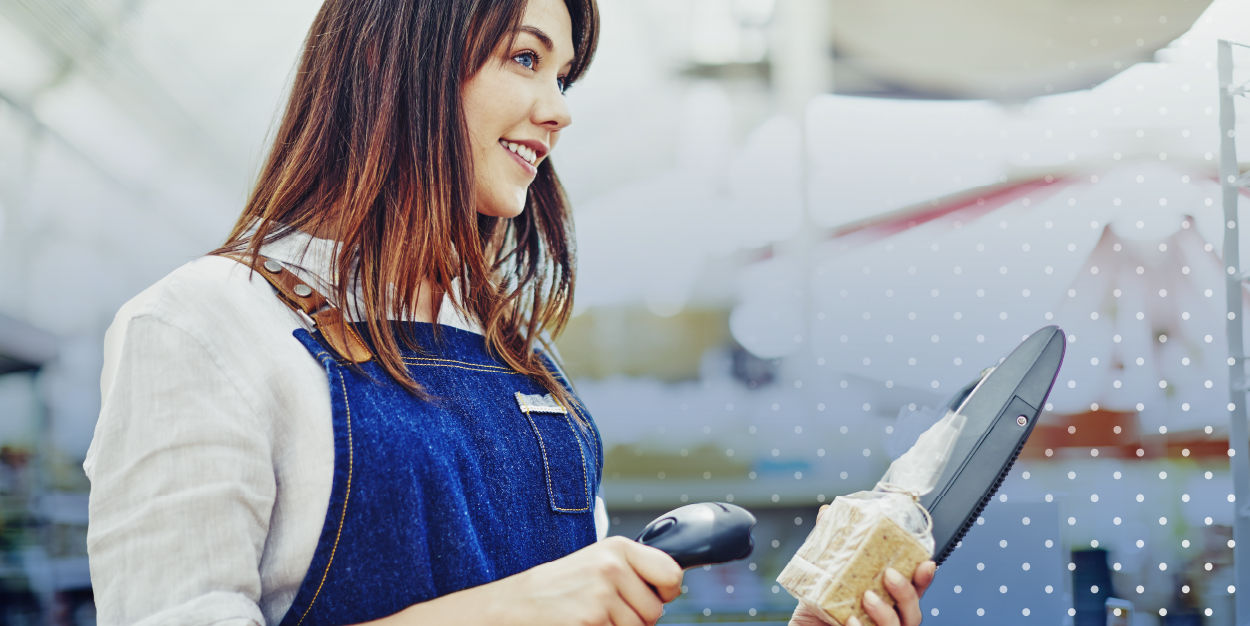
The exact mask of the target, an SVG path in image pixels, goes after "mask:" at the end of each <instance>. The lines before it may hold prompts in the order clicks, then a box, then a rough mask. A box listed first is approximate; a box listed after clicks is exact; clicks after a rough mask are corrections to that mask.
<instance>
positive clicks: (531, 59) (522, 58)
mask: <svg viewBox="0 0 1250 626" xmlns="http://www.w3.org/2000/svg"><path fill="white" fill-rule="evenodd" d="M512 60H513V61H516V62H517V63H520V64H521V65H522V66H524V67H525V68H527V69H531V70H532V69H534V67H535V66H537V65H538V55H536V54H534V53H533V52H522V53H520V54H518V55H516V56H514V57H512Z"/></svg>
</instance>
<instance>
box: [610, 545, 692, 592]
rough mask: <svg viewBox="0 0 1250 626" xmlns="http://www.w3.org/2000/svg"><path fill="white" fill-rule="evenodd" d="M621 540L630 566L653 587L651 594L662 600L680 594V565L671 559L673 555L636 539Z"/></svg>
mask: <svg viewBox="0 0 1250 626" xmlns="http://www.w3.org/2000/svg"><path fill="white" fill-rule="evenodd" d="M621 541H622V542H623V544H624V545H623V546H622V548H623V550H624V553H625V558H626V559H627V560H628V562H629V565H630V567H632V568H634V571H635V572H637V573H638V576H639V577H641V578H642V580H643V581H645V582H646V583H647V584H648V585H651V587H652V588H654V590H655V593H654V594H653V595H658V596H659V598H660V600H662V601H663V602H672V601H673V600H675V599H676V598H677V596H679V595H681V580H682V571H681V566H679V565H678V564H677V561H674V560H673V557H670V556H669V555H667V554H665V553H664V552H663V551H660V550H657V549H655V548H652V547H650V546H644V545H642V544H641V543H638V542H636V541H630V540H628V539H621ZM648 591H650V590H648Z"/></svg>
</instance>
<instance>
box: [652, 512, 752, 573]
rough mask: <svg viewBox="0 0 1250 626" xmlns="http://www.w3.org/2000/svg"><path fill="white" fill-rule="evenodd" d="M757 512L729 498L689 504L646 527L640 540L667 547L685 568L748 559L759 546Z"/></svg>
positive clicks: (658, 518) (658, 546) (662, 516)
mask: <svg viewBox="0 0 1250 626" xmlns="http://www.w3.org/2000/svg"><path fill="white" fill-rule="evenodd" d="M754 526H755V516H754V515H751V513H750V512H749V511H747V510H746V509H744V508H742V507H740V506H738V505H736V504H729V503H727V502H700V503H698V504H687V505H686V506H683V507H680V508H677V509H673V510H672V511H669V512H668V513H665V514H664V515H661V516H659V517H657V518H655V519H654V520H652V521H651V523H649V524H647V525H646V527H645V528H643V529H642V534H640V535H638V538H637V541H638V542H639V543H641V544H643V545H648V546H651V547H653V548H657V549H659V550H662V551H664V552H665V553H667V554H668V555H669V556H671V557H673V560H675V561H677V564H678V565H680V566H681V567H682V569H686V568H690V567H695V566H698V565H710V564H712V563H726V562H729V561H736V560H738V559H745V558H746V557H747V556H749V555H750V554H751V549H752V548H754V547H755V542H754V540H752V539H751V528H752V527H754Z"/></svg>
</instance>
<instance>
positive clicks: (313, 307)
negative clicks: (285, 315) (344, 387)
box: [222, 254, 373, 363]
mask: <svg viewBox="0 0 1250 626" xmlns="http://www.w3.org/2000/svg"><path fill="white" fill-rule="evenodd" d="M222 256H224V257H226V258H230V259H234V260H235V261H238V262H239V263H242V264H244V265H248V266H249V267H252V269H253V270H259V273H260V275H261V276H263V277H264V278H265V280H267V281H269V284H270V285H273V288H274V289H275V290H277V292H278V299H279V300H282V302H283V303H285V304H286V305H287V306H288V307H291V309H292V310H294V311H296V312H297V313H301V314H303V316H304V317H305V318H306V319H307V320H308V321H309V322H310V323H311V324H312V325H313V327H314V328H315V329H317V330H320V331H321V336H322V337H323V338H325V341H326V343H327V344H329V347H330V349H332V350H334V352H336V353H337V354H338V355H339V357H340V358H342V359H344V360H346V361H348V362H350V363H365V362H367V361H369V360H370V359H372V358H373V352H372V351H371V350H370V349H369V346H368V345H366V344H365V342H364V341H363V340H362V339H361V338H360V335H358V334H357V333H356V331H355V330H354V329H352V327H351V325H350V324H348V323H347V321H346V320H345V319H344V318H343V312H342V311H341V310H340V309H338V308H337V307H334V306H332V305H331V304H330V302H329V300H327V299H326V297H325V296H323V295H321V293H319V292H318V291H317V290H316V289H313V288H312V286H310V285H308V284H307V283H305V282H304V281H302V280H300V279H299V277H298V276H296V275H295V274H294V273H293V272H291V271H289V270H287V269H286V267H285V266H283V265H282V263H280V262H278V261H275V260H273V259H271V258H269V257H266V256H264V255H261V254H258V255H256V260H255V263H256V265H252V264H250V263H248V262H246V261H245V260H244V259H242V258H240V257H237V256H234V255H229V254H223V255H222Z"/></svg>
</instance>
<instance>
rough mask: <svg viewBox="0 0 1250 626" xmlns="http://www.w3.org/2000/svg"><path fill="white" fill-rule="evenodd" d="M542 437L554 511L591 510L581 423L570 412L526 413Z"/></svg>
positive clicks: (542, 447) (544, 466) (545, 467)
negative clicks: (578, 426) (579, 426)
mask: <svg viewBox="0 0 1250 626" xmlns="http://www.w3.org/2000/svg"><path fill="white" fill-rule="evenodd" d="M525 419H527V420H529V422H530V427H531V428H533V429H534V436H535V437H537V438H538V447H539V451H540V452H541V454H542V457H543V472H544V473H545V474H546V476H545V478H546V482H547V495H548V496H549V497H550V500H551V510H553V511H555V512H557V513H585V512H588V511H590V508H591V498H590V473H589V471H588V470H587V467H588V466H587V457H589V451H588V450H587V449H586V446H585V444H584V443H583V441H582V438H581V436H579V435H578V428H577V425H576V424H574V423H573V420H572V418H570V417H569V416H568V415H560V414H549V413H529V412H526V413H525Z"/></svg>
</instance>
